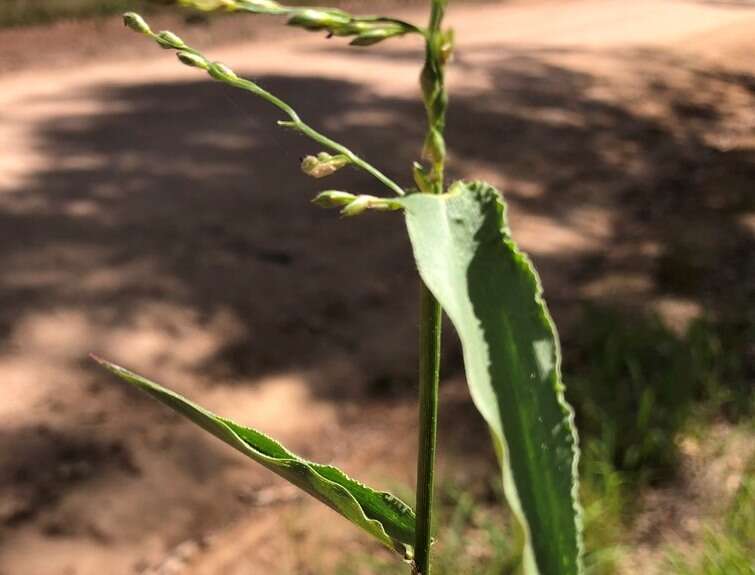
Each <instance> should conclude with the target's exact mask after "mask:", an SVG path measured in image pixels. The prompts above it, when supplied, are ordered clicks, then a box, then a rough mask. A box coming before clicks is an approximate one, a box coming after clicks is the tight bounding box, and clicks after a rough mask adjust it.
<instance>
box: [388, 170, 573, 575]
mask: <svg viewBox="0 0 755 575" xmlns="http://www.w3.org/2000/svg"><path fill="white" fill-rule="evenodd" d="M400 201H401V203H402V204H403V205H404V208H405V213H406V223H407V227H408V230H409V237H410V239H411V243H412V247H413V250H414V257H415V260H416V262H417V267H418V269H419V273H420V275H421V277H422V280H423V281H424V282H425V284H426V285H427V287H428V288H429V289H430V291H431V292H432V293H433V295H435V297H436V298H437V299H438V301H439V302H440V304H441V306H442V307H443V309H444V310H445V311H446V313H447V314H448V316H449V317H450V319H451V322H452V323H453V324H454V327H455V328H456V331H457V332H458V334H459V337H460V339H461V343H462V347H463V351H464V365H465V369H466V376H467V382H468V384H469V388H470V391H471V395H472V398H473V400H474V403H475V405H476V406H477V409H478V410H479V411H480V413H481V414H482V416H483V417H484V418H485V420H486V421H487V423H488V425H489V426H490V429H491V433H492V436H493V442H494V446H495V449H496V452H497V453H498V455H499V459H500V462H501V467H502V474H503V486H504V492H505V495H506V498H507V500H508V502H509V505H510V507H511V509H512V511H513V513H514V515H515V516H516V518H517V519H518V521H519V523H520V526H521V534H522V537H523V548H522V553H523V557H522V564H523V568H524V572H525V573H528V574H540V575H573V574H577V573H580V571H581V518H580V508H579V504H578V501H577V458H578V449H577V436H576V430H575V428H574V421H573V419H574V418H573V412H572V411H571V408H570V407H569V406H568V404H567V403H566V400H565V398H564V386H563V384H562V382H561V374H560V361H561V358H560V350H559V342H558V336H557V334H556V329H555V327H554V325H553V322H552V320H551V318H550V315H549V314H548V310H547V308H546V306H545V302H544V300H543V297H542V288H541V286H540V281H539V278H538V276H537V274H536V272H535V270H534V268H533V267H532V264H531V262H530V260H529V259H528V258H527V256H526V255H525V254H523V253H522V252H521V251H519V249H518V248H517V246H516V244H515V243H514V241H513V240H512V239H511V236H510V232H509V229H508V226H507V223H506V217H505V206H504V204H503V201H502V199H501V197H500V195H499V194H498V192H497V191H496V190H495V189H493V188H492V187H491V186H489V185H487V184H484V183H479V182H474V183H464V182H458V183H457V184H455V185H454V186H452V187H451V190H450V191H449V193H447V194H443V195H431V194H413V195H410V196H407V197H405V198H402V199H401V200H400Z"/></svg>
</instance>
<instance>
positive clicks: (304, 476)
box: [92, 356, 415, 559]
mask: <svg viewBox="0 0 755 575" xmlns="http://www.w3.org/2000/svg"><path fill="white" fill-rule="evenodd" d="M92 357H93V359H94V360H95V361H97V363H99V364H100V365H101V366H103V367H104V368H105V369H107V370H108V371H110V372H111V373H113V374H115V375H116V376H118V377H119V378H121V379H123V380H124V381H126V382H128V383H130V384H131V385H133V386H134V387H136V388H138V389H140V390H142V391H144V392H146V393H147V394H149V395H150V396H152V397H153V398H155V399H157V400H158V401H160V402H161V403H163V404H164V405H166V406H168V407H170V408H171V409H173V410H174V411H176V412H178V413H180V414H181V415H183V416H184V417H187V418H188V419H189V420H191V421H192V422H193V423H195V424H196V425H198V426H199V427H201V428H202V429H204V430H205V431H207V432H208V433H210V434H212V435H214V436H215V437H217V438H218V439H220V440H221V441H223V442H224V443H227V444H228V445H230V446H231V447H234V448H235V449H237V450H238V451H240V452H242V453H243V454H244V455H246V456H247V457H249V458H251V459H253V460H254V461H256V462H257V463H260V464H261V465H263V466H264V467H266V468H268V469H269V470H271V471H273V472H274V473H276V474H277V475H279V476H280V477H282V478H283V479H286V480H287V481H289V482H290V483H292V484H294V485H295V486H297V487H299V488H300V489H302V490H303V491H305V492H307V493H309V494H310V495H311V496H313V497H315V498H316V499H318V500H319V501H320V502H322V503H324V504H325V505H327V506H328V507H330V508H331V509H333V510H334V511H336V512H337V513H339V514H340V515H342V516H343V517H345V518H346V519H348V520H349V521H351V522H352V523H354V524H355V525H357V526H358V527H360V528H362V529H363V530H364V531H366V532H367V533H369V534H370V535H372V536H373V537H375V538H376V539H378V540H379V541H380V542H381V543H383V544H384V545H386V546H387V547H389V548H391V549H393V550H395V551H396V552H397V553H399V554H400V555H402V556H403V557H404V558H405V559H410V558H411V557H412V556H413V544H414V524H415V518H414V512H413V511H412V509H411V507H409V506H408V505H407V504H405V503H404V502H402V501H401V500H400V499H398V498H396V497H395V496H393V495H392V494H390V493H387V492H384V491H375V490H373V489H371V488H370V487H367V486H366V485H364V484H362V483H359V482H358V481H356V480H354V479H352V478H350V477H349V476H348V475H346V474H345V473H343V471H341V470H340V469H338V468H336V467H333V466H330V465H322V464H319V463H314V462H311V461H307V460H305V459H302V458H301V457H299V456H297V455H296V454H294V453H292V452H291V451H289V450H288V449H286V448H285V447H284V446H283V445H281V444H280V443H279V442H277V441H276V440H274V439H272V438H271V437H268V436H267V435H265V434H264V433H261V432H260V431H257V430H255V429H253V428H250V427H245V426H243V425H240V424H238V423H236V422H234V421H232V420H230V419H226V418H223V417H220V416H217V415H215V414H214V413H212V412H210V411H208V410H206V409H204V408H203V407H201V406H199V405H197V404H195V403H193V402H191V401H190V400H188V399H186V398H185V397H183V396H181V395H179V394H178V393H175V392H173V391H171V390H169V389H167V388H165V387H163V386H161V385H159V384H157V383H155V382H153V381H150V380H148V379H146V378H144V377H142V376H140V375H138V374H136V373H134V372H131V371H129V370H127V369H125V368H123V367H121V366H118V365H116V364H114V363H111V362H109V361H106V360H104V359H101V358H98V357H95V356H92Z"/></svg>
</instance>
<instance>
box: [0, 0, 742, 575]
mask: <svg viewBox="0 0 755 575" xmlns="http://www.w3.org/2000/svg"><path fill="white" fill-rule="evenodd" d="M398 14H399V15H401V16H404V17H406V18H409V19H413V20H417V21H421V20H423V19H424V16H423V11H422V10H418V9H414V8H412V9H399V10H398ZM164 21H165V22H164V23H167V24H170V25H171V26H173V27H174V28H176V29H178V28H180V29H181V30H185V33H182V35H183V36H184V37H185V38H186V39H187V40H191V41H192V43H194V44H196V45H197V46H200V47H202V48H206V49H207V51H208V52H209V53H211V54H212V55H213V57H215V58H217V59H220V60H223V61H224V62H226V63H228V64H230V65H232V66H233V67H234V68H235V69H236V70H237V71H239V72H244V73H245V74H247V75H249V76H250V77H252V78H254V79H255V80H256V81H258V82H259V83H260V84H262V85H263V86H265V87H268V88H269V89H271V90H272V91H274V92H275V93H277V94H279V95H281V96H282V97H284V98H285V99H287V100H289V101H290V102H292V103H294V104H295V106H296V107H297V109H298V110H299V111H300V112H301V114H302V116H304V117H305V118H308V119H309V120H310V121H311V123H312V124H314V125H315V126H317V127H320V128H322V129H323V130H324V131H325V132H327V133H329V134H330V135H332V136H334V137H335V138H336V139H338V140H341V141H344V142H345V143H347V144H349V145H351V146H352V147H353V148H354V149H356V150H358V151H359V152H361V153H363V154H364V155H365V156H366V157H368V158H371V159H373V161H374V162H375V163H377V164H379V165H380V166H383V167H385V171H386V172H387V173H388V174H389V175H391V176H392V177H394V178H396V179H398V180H399V181H401V182H407V183H408V180H407V167H408V166H409V165H410V162H411V161H412V160H413V159H415V158H416V155H417V150H418V147H419V143H420V141H421V134H422V131H423V116H422V111H421V109H420V107H419V106H418V105H417V103H416V98H417V96H418V90H417V82H416V76H417V73H418V65H419V64H418V62H419V60H420V58H421V50H422V46H421V45H420V43H419V42H418V41H417V40H414V39H405V40H400V41H395V42H392V43H390V44H387V45H381V46H378V47H376V48H375V49H371V50H369V51H364V50H358V49H350V48H348V47H346V46H345V45H344V44H343V43H341V42H339V41H338V40H331V41H329V42H325V41H323V40H322V39H321V38H319V37H317V36H316V35H310V34H304V33H302V32H299V31H296V30H288V29H285V30H284V31H283V32H280V29H279V28H275V27H274V26H273V27H272V28H271V27H270V26H272V23H270V22H269V21H264V22H262V23H260V21H259V20H251V19H243V20H235V21H233V22H231V21H224V22H222V23H214V24H212V25H209V26H193V27H186V26H185V25H184V24H183V23H182V22H181V21H180V20H179V19H178V18H175V17H164ZM449 22H450V23H451V24H452V25H453V26H454V27H455V28H456V31H457V38H458V45H459V48H458V54H457V57H456V61H455V65H454V67H453V70H452V71H451V73H450V88H451V90H452V93H453V100H452V108H451V114H450V117H449V123H450V126H449V141H450V145H451V154H452V161H451V167H450V171H451V172H452V174H453V175H454V176H456V177H480V178H485V179H488V180H489V181H491V182H492V183H494V184H496V185H498V186H500V187H501V189H502V190H504V191H505V193H506V195H507V197H508V199H509V201H510V203H511V212H512V217H513V229H514V233H515V234H516V235H517V236H518V238H519V240H520V242H521V243H522V244H523V245H524V247H525V248H526V249H527V250H528V251H529V252H530V253H531V254H532V255H533V257H534V259H535V261H536V263H537V264H538V265H539V267H540V269H541V271H542V275H543V279H544V283H545V287H546V292H547V295H548V296H549V300H550V301H551V305H552V306H553V308H554V312H555V315H556V318H557V320H558V321H559V323H560V324H561V325H562V326H563V327H562V331H563V332H564V337H565V340H566V352H567V353H568V338H569V328H568V326H569V325H570V322H571V319H572V316H573V314H574V310H577V309H579V304H580V303H581V302H583V301H586V300H590V301H594V300H601V301H612V302H622V304H624V305H627V304H629V305H639V306H642V307H651V306H653V307H656V308H657V309H658V310H660V311H661V312H662V313H665V314H667V315H668V317H669V318H670V319H671V320H673V321H676V322H683V321H684V320H685V319H686V318H689V317H692V316H694V315H696V314H699V313H700V311H701V310H702V309H707V310H712V311H714V312H721V313H725V312H726V310H727V309H729V308H730V307H731V306H735V305H737V304H738V303H741V302H742V301H743V299H744V298H747V297H748V294H747V293H746V289H733V290H732V289H731V287H732V286H746V285H748V284H747V280H748V278H752V277H753V276H752V275H751V274H752V271H753V270H752V265H751V264H752V261H751V258H748V254H750V255H751V252H750V251H748V250H750V248H751V246H752V240H753V233H755V232H754V230H755V219H754V218H753V212H752V199H753V193H752V192H753V182H754V181H755V161H754V160H755V77H754V76H753V74H754V73H755V61H753V59H752V53H753V48H755V36H754V35H753V34H752V32H753V30H755V10H753V9H751V8H748V6H747V3H736V2H695V1H682V0H677V1H672V0H668V1H664V0H656V1H647V0H639V1H636V2H631V3H630V2H624V1H623V0H575V1H555V0H554V1H545V2H514V3H511V4H504V5H498V4H487V5H479V6H475V5H468V4H464V5H463V6H459V7H454V8H452V10H451V13H450V16H449ZM249 38H250V39H249ZM276 119H278V116H277V115H276V113H275V112H274V111H273V110H271V109H270V107H269V106H266V105H264V104H263V103H260V102H257V101H255V100H254V99H251V98H249V97H246V96H245V95H244V94H241V93H237V92H233V91H231V90H228V89H226V88H224V87H222V86H219V85H217V84H214V83H212V82H210V81H208V80H207V79H205V78H204V77H203V76H201V75H199V74H198V73H197V72H196V71H193V70H189V69H187V68H184V67H182V66H178V65H176V63H175V61H174V59H173V58H172V57H171V56H170V55H168V54H167V53H165V52H161V51H160V50H157V49H155V48H153V47H152V46H149V45H147V44H146V43H145V42H144V41H143V40H142V39H141V38H138V37H136V36H135V35H133V34H129V33H128V32H127V31H124V30H123V28H122V27H121V26H120V24H119V23H118V22H116V21H115V20H113V21H109V22H101V23H98V24H91V23H90V24H86V23H85V24H82V23H78V24H76V23H68V24H61V25H57V26H54V27H50V28H34V29H27V30H11V31H4V32H0V270H2V272H1V273H0V375H1V376H2V384H1V385H0V573H1V574H2V575H16V574H20V573H24V574H28V575H63V574H65V575H74V574H75V575H89V574H95V573H98V574H99V573H109V574H114V575H118V574H130V573H163V574H168V573H170V574H177V573H182V574H183V573H185V574H191V575H200V574H201V575H205V574H206V575H210V574H216V573H223V574H225V575H229V574H235V573H272V572H275V573H317V572H322V573H324V572H328V566H327V565H314V566H313V565H312V564H311V557H312V556H313V553H312V550H314V549H316V548H317V546H319V545H322V544H328V543H331V544H333V545H334V546H336V547H338V548H339V549H349V548H351V547H355V546H356V547H360V546H363V544H364V543H363V538H362V537H361V535H360V534H358V533H354V532H353V531H351V529H350V528H349V526H347V525H345V524H344V523H343V522H341V521H340V520H339V519H338V518H337V517H336V516H334V515H332V514H330V512H328V511H325V510H321V509H319V507H318V506H317V505H316V504H314V503H311V502H309V501H308V500H299V499H298V498H296V496H295V494H293V493H292V492H290V491H289V490H287V488H286V487H285V486H284V485H282V484H281V483H280V482H279V481H277V480H275V479H274V478H273V477H272V476H271V475H269V474H268V473H267V472H265V471H264V470H261V469H258V468H256V467H253V466H251V465H248V464H247V463H246V462H245V461H244V460H243V459H242V458H241V457H240V456H237V455H235V454H234V453H232V452H231V451H230V450H229V449H226V448H224V447H223V446H222V445H220V444H218V443H217V442H214V441H213V440H211V439H208V438H206V437H204V436H203V435H202V434H201V433H199V432H198V431H196V430H195V429H193V428H192V427H191V426H189V425H188V424H185V423H184V422H183V421H180V420H179V419H177V418H176V417H173V416H171V414H169V413H167V412H166V411H165V410H164V409H162V408H161V407H160V406H158V405H155V404H154V403H153V402H150V401H149V400H148V399H145V398H143V397H141V396H139V395H138V394H136V393H135V392H132V391H131V390H129V389H126V388H125V387H124V386H123V385H120V384H119V383H117V382H114V381H113V380H112V379H111V378H109V377H108V376H107V375H104V374H103V373H101V372H99V371H98V370H96V369H95V368H94V367H93V366H92V364H91V362H89V361H87V359H86V356H87V354H88V353H89V352H92V351H94V352H97V353H98V354H100V355H102V356H104V357H108V358H111V359H113V360H116V361H118V362H120V363H122V364H124V365H126V366H129V367H131V368H133V369H136V370H141V371H142V372H144V373H147V374H151V375H152V376H154V377H155V378H156V379H158V380H159V381H162V382H164V383H166V384H168V385H170V386H172V387H175V388H176V389H178V390H179V391H181V392H183V393H185V394H187V395H189V396H191V397H194V398H202V401H203V402H204V403H205V404H206V405H207V406H209V407H210V408H212V409H213V410H215V411H217V412H219V413H222V414H224V415H226V416H229V417H233V418H236V419H238V420H241V421H243V422H246V423H248V424H250V425H254V426H256V427H258V428H260V429H263V430H265V431H267V432H269V433H271V434H273V435H275V436H276V437H278V438H280V439H281V440H282V441H284V442H286V443H287V444H288V445H289V446H290V447H291V448H292V449H294V450H296V451H298V452H300V453H302V454H303V455H305V456H307V457H310V458H312V459H315V460H318V461H323V462H331V463H334V464H336V465H339V466H341V467H342V468H344V469H346V470H347V471H349V472H351V473H352V474H353V475H355V476H358V477H359V478H360V479H363V480H365V481H367V482H370V483H372V484H375V485H378V486H384V487H391V486H396V485H401V484H411V483H412V481H413V479H412V478H413V466H414V464H413V451H414V440H413V436H414V432H415V428H414V424H413V421H412V420H413V416H414V410H415V406H414V400H413V389H414V376H413V374H414V349H413V348H414V341H415V327H416V326H415V324H414V321H413V320H411V319H407V318H412V317H415V311H416V306H415V299H416V298H415V292H416V290H415V285H414V280H413V270H412V261H411V259H410V254H409V252H408V245H407V242H406V240H405V239H404V233H403V230H402V223H401V221H400V219H399V218H395V217H391V216H367V217H361V218H357V219H354V220H347V221H343V220H339V219H338V218H337V217H336V216H335V214H333V213H331V212H326V211H321V210H318V209H315V208H313V207H310V206H309V204H308V200H309V198H310V197H312V196H313V195H314V194H315V193H316V191H317V190H318V187H317V185H316V184H315V183H313V182H312V181H310V180H308V179H307V178H305V177H304V176H303V175H301V174H300V173H299V172H298V169H297V163H298V158H299V157H300V156H302V155H303V154H305V153H311V152H316V151H318V150H317V149H316V148H313V146H312V145H310V144H309V143H308V142H306V141H303V140H302V139H300V138H299V137H297V136H295V135H292V134H289V133H286V132H282V131H280V130H278V129H277V128H276V127H275V125H274V121H275V120H276ZM327 187H329V188H336V189H348V190H351V191H355V192H364V193H381V191H380V190H378V189H376V188H375V186H374V184H373V182H372V181H370V180H369V179H368V178H367V177H365V176H363V175H362V174H359V173H356V172H348V171H347V172H345V173H339V174H338V175H336V176H334V177H333V179H332V180H331V181H329V182H328V183H327ZM680 254H681V255H684V256H689V257H686V258H685V261H689V262H691V263H690V264H689V265H687V266H686V267H682V268H679V267H678V266H676V267H675V266H674V265H673V264H674V262H678V260H679V255H680ZM711 265H715V266H716V267H715V269H716V270H717V273H715V274H710V273H707V270H709V269H710V267H711ZM690 285H694V289H689V286H690ZM723 293H726V294H727V296H726V297H722V294H723ZM446 347H447V350H448V357H447V360H446V365H445V366H444V373H445V374H446V379H447V381H446V382H445V384H444V394H445V396H446V400H447V401H446V403H445V407H444V412H443V429H442V441H443V450H444V464H446V465H447V464H449V463H450V462H453V461H455V460H458V459H460V458H464V460H465V461H467V462H470V461H471V462H473V463H471V464H470V465H472V466H473V467H474V466H475V465H479V466H480V467H481V468H483V469H484V468H485V466H487V465H490V454H489V453H488V452H487V449H486V448H480V447H479V446H478V443H482V442H478V441H477V440H476V439H477V438H484V437H485V431H484V430H483V429H482V427H481V426H480V424H479V423H478V422H477V420H476V418H475V416H474V414H473V413H472V409H471V408H470V405H469V402H468V401H467V398H466V396H465V395H464V393H463V386H462V382H461V380H460V369H461V368H460V358H459V352H458V349H457V346H456V342H455V341H454V338H453V337H452V336H449V337H447V338H446ZM451 422H453V425H451ZM698 495H699V496H701V497H702V494H698ZM293 499H295V501H293ZM310 520H311V521H313V522H314V524H315V525H317V526H318V528H317V530H316V533H315V534H314V535H313V534H309V535H305V534H304V531H303V530H304V528H305V526H306V525H307V524H309V523H310ZM281 533H282V535H280V534H281ZM276 534H279V535H276ZM662 539H663V537H660V536H656V537H651V538H649V539H648V541H649V542H648V543H647V545H648V546H649V549H650V551H649V552H652V549H655V548H657V547H658V546H659V545H660V544H661V542H662ZM360 548H361V547H360Z"/></svg>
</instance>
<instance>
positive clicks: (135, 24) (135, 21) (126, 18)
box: [123, 12, 152, 34]
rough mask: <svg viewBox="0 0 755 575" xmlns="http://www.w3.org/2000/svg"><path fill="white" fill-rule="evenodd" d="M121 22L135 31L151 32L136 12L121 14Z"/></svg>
mask: <svg viewBox="0 0 755 575" xmlns="http://www.w3.org/2000/svg"><path fill="white" fill-rule="evenodd" d="M123 24H124V25H125V26H127V27H129V28H131V29H132V30H134V31H135V32H141V33H142V34H149V33H151V32H152V30H150V28H149V26H148V25H147V23H146V22H145V21H144V18H142V17H141V16H139V14H137V13H136V12H126V13H125V14H124V15H123Z"/></svg>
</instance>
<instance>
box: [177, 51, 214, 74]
mask: <svg viewBox="0 0 755 575" xmlns="http://www.w3.org/2000/svg"><path fill="white" fill-rule="evenodd" d="M176 56H177V57H178V59H179V60H180V61H181V63H182V64H186V65H187V66H191V67H192V68H199V69H201V70H209V68H210V63H209V62H208V61H207V60H205V59H204V58H202V56H198V55H197V54H194V53H193V52H185V51H183V50H181V51H179V52H176Z"/></svg>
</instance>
